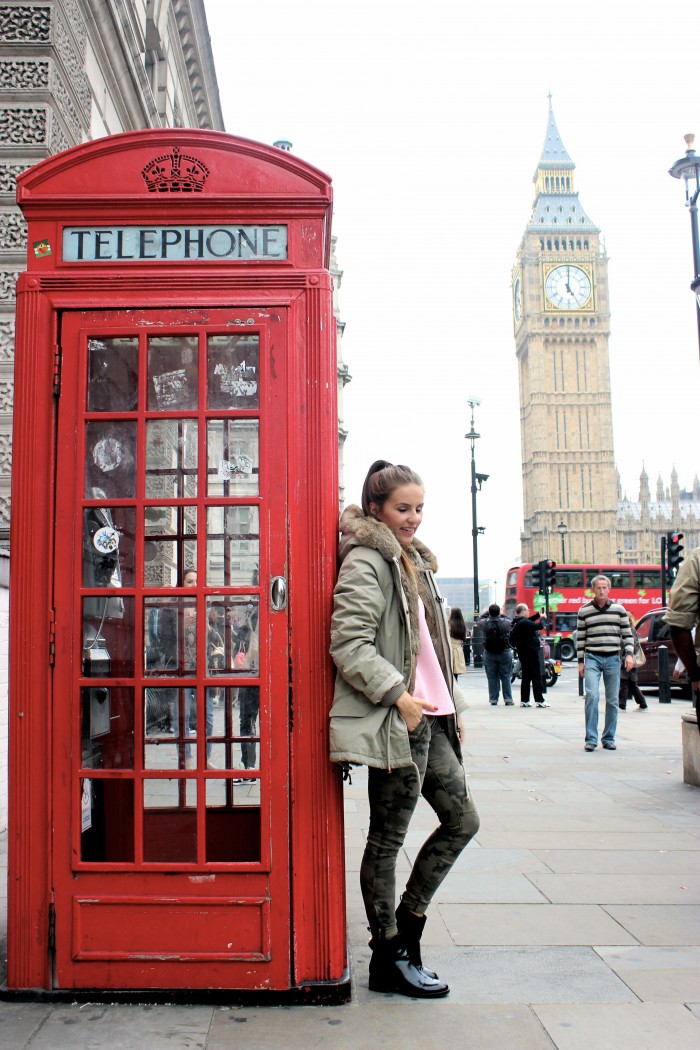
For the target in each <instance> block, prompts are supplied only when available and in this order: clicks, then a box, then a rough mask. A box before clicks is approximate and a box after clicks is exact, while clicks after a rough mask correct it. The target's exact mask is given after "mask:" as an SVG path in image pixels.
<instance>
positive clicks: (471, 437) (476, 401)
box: [464, 397, 488, 620]
mask: <svg viewBox="0 0 700 1050" xmlns="http://www.w3.org/2000/svg"><path fill="white" fill-rule="evenodd" d="M467 403H468V405H469V407H470V408H471V410H472V420H471V429H470V431H469V433H468V434H465V435H464V436H465V438H466V439H467V441H469V442H471V449H472V463H471V468H472V473H471V477H472V559H473V562H474V619H475V620H476V619H477V617H478V615H479V550H478V542H477V538H478V535H479V533H480V532H483V531H484V530H483V528H481V529H480V528H479V526H478V524H477V520H476V493H477V484H478V488H479V490H481V483H482V482H483V481H486V480H487V478H488V474H477V472H476V462H475V460H474V443H475V442H476V441H477V440H478V439H479V438H480V437H481V434H477V432H476V431H475V430H474V409H475V408H476V406H477V405H480V404H481V398H478V397H470V398H469V400H468V402H467Z"/></svg>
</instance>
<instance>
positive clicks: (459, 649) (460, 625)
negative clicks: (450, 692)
mask: <svg viewBox="0 0 700 1050" xmlns="http://www.w3.org/2000/svg"><path fill="white" fill-rule="evenodd" d="M448 626H449V628H450V647H451V649H452V673H453V674H454V676H455V680H456V681H459V675H461V674H466V673H467V665H466V662H465V660H464V641H465V639H466V637H467V625H466V623H465V622H464V617H463V616H462V610H461V609H460V608H458V607H457V606H456V605H455V607H454V608H453V609H450V619H449V620H448Z"/></svg>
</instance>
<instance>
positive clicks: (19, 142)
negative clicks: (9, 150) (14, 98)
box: [0, 106, 48, 147]
mask: <svg viewBox="0 0 700 1050" xmlns="http://www.w3.org/2000/svg"><path fill="white" fill-rule="evenodd" d="M47 124H48V121H47V113H46V107H29V106H27V107H24V106H21V107H20V106H13V107H11V108H9V107H8V108H6V109H5V108H3V109H0V139H1V140H2V141H3V142H4V144H5V146H6V147H7V146H42V145H46V140H47Z"/></svg>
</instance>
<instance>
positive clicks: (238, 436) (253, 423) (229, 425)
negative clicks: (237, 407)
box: [207, 419, 260, 496]
mask: <svg viewBox="0 0 700 1050" xmlns="http://www.w3.org/2000/svg"><path fill="white" fill-rule="evenodd" d="M259 470H260V467H259V458H258V421H257V419H211V420H209V423H208V426H207V494H208V495H209V496H257V494H258V474H259Z"/></svg>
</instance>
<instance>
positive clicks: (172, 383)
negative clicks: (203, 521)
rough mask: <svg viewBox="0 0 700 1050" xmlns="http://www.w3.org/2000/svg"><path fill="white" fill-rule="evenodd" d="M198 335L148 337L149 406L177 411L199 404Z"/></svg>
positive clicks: (160, 409) (161, 409) (165, 410)
mask: <svg viewBox="0 0 700 1050" xmlns="http://www.w3.org/2000/svg"><path fill="white" fill-rule="evenodd" d="M197 343H198V340H197V336H196V335H172V336H151V337H150V338H149V340H148V407H149V409H151V410H152V411H160V412H175V411H177V410H178V409H183V408H184V409H188V408H190V409H191V408H196V407H197Z"/></svg>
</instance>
